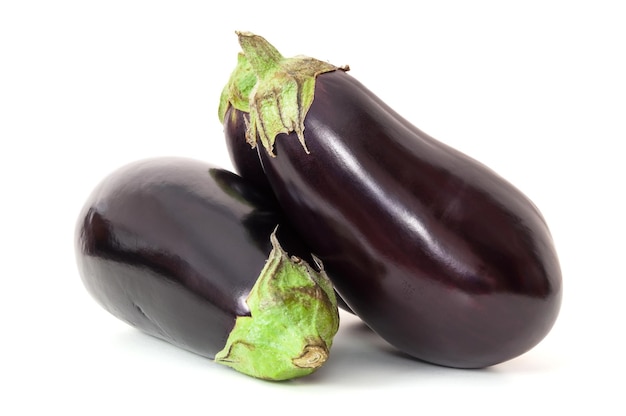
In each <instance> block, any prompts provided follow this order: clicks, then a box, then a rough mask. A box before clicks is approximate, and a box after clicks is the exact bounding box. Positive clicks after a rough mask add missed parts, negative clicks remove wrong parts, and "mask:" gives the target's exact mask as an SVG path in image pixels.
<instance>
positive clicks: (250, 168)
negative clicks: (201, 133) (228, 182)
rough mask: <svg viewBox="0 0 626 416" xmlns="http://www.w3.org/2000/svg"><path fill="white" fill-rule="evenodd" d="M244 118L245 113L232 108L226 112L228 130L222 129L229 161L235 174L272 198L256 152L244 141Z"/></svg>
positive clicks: (225, 122)
mask: <svg viewBox="0 0 626 416" xmlns="http://www.w3.org/2000/svg"><path fill="white" fill-rule="evenodd" d="M245 117H246V114H245V113H242V112H240V111H236V110H235V109H234V108H233V107H229V108H228V110H226V115H225V117H224V119H225V121H224V124H225V126H228V128H225V129H224V135H225V137H226V143H227V149H228V155H229V156H230V161H231V162H232V164H233V167H234V168H235V172H237V173H238V174H239V175H240V176H241V177H243V178H245V179H246V180H247V181H248V182H250V183H252V184H253V185H254V186H255V187H256V188H257V189H258V190H259V191H261V192H264V193H266V194H268V195H271V196H272V197H273V192H272V188H271V186H270V184H269V182H268V181H267V177H266V176H265V172H263V167H262V166H261V161H260V160H259V156H258V155H257V151H256V149H254V148H252V147H251V146H250V144H249V143H248V142H247V141H246V140H245V135H246V128H247V126H246V120H245Z"/></svg>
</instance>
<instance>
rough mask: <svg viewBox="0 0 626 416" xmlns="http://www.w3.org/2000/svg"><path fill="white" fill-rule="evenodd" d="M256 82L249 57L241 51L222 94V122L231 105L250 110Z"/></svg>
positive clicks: (220, 108) (219, 112)
mask: <svg viewBox="0 0 626 416" xmlns="http://www.w3.org/2000/svg"><path fill="white" fill-rule="evenodd" d="M256 82H257V78H256V74H255V73H254V71H253V70H252V67H251V66H250V63H249V62H248V59H247V58H246V56H245V55H244V54H243V53H240V54H239V55H238V56H237V66H236V67H235V69H234V70H233V72H232V73H231V75H230V79H229V80H228V83H227V84H226V86H225V87H224V89H223V90H222V95H221V96H220V105H219V108H218V116H219V118H220V122H221V123H222V124H223V123H224V120H225V118H226V111H227V110H228V107H229V106H233V107H234V108H236V109H237V110H240V111H243V112H244V113H249V112H250V105H249V96H250V92H251V91H252V88H254V85H255V84H256Z"/></svg>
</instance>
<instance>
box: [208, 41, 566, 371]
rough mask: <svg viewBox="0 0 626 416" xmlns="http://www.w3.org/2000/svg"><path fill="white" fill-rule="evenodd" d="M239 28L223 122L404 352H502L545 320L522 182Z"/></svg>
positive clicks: (494, 356)
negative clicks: (241, 121) (239, 123)
mask: <svg viewBox="0 0 626 416" xmlns="http://www.w3.org/2000/svg"><path fill="white" fill-rule="evenodd" d="M238 35H239V42H240V45H241V47H242V50H243V53H242V54H240V58H239V62H238V65H237V69H236V70H235V71H234V72H233V74H232V76H231V80H230V81H229V82H228V84H227V86H226V88H225V89H224V94H223V95H222V100H221V103H220V116H221V117H222V121H223V123H224V127H225V132H226V136H227V137H231V138H232V137H234V136H238V139H237V140H239V141H247V142H248V143H249V145H251V146H252V147H255V146H256V149H255V150H257V151H258V155H259V158H260V162H261V165H262V168H263V170H264V172H265V174H266V177H267V179H268V181H269V183H270V185H271V187H272V189H273V190H274V192H275V194H276V196H277V199H278V201H279V203H280V204H281V206H282V208H283V210H284V211H285V213H286V215H287V217H288V218H289V219H290V222H291V223H292V224H293V226H294V227H296V229H297V230H298V231H299V232H300V234H301V236H302V238H303V239H304V241H305V242H306V243H307V244H308V246H309V247H310V248H311V249H312V250H313V251H314V253H315V254H316V255H317V256H319V258H320V259H321V260H322V261H323V262H324V264H325V267H326V270H327V271H328V274H329V276H330V278H331V280H332V281H333V283H334V285H335V288H336V290H337V292H338V293H339V294H340V295H341V297H342V298H343V299H344V300H345V301H346V303H347V304H348V305H349V306H350V308H351V309H352V310H353V311H354V312H355V313H356V314H357V315H358V316H359V317H360V318H361V319H362V320H363V321H364V322H365V323H366V324H367V325H368V326H370V327H371V328H372V329H373V330H374V331H375V332H377V333H378V334H379V335H381V336H382V337H383V338H384V339H385V340H387V341H388V342H389V343H390V344H392V345H394V346H395V347H397V348H398V349H399V350H401V351H403V352H405V353H407V354H409V355H411V356H413V357H416V358H418V359H421V360H424V361H428V362H431V363H435V364H439V365H444V366H451V367H458V368H482V367H487V366H490V365H494V364H497V363H500V362H503V361H506V360H509V359H512V358H514V357H516V356H519V355H520V354H522V353H524V352H526V351H528V350H529V349H531V348H533V347H534V346H535V345H536V344H537V343H539V342H540V341H541V340H542V339H543V338H544V337H545V336H546V335H547V334H548V332H549V331H550V329H551V328H552V326H553V324H554V322H555V320H556V318H557V316H558V312H559V309H560V305H561V297H562V277H561V271H560V266H559V261H558V257H557V253H556V250H555V247H554V243H553V239H552V237H551V234H550V232H549V229H548V226H547V224H546V221H545V220H544V218H543V217H542V215H541V213H540V212H539V210H538V209H537V208H536V206H535V205H534V204H533V203H532V202H531V201H530V200H529V199H528V198H527V197H526V196H525V195H524V194H523V193H522V192H520V191H519V190H518V189H517V188H516V187H514V186H513V185H512V184H511V183H509V182H507V181H506V180H505V179H503V178H502V177H501V176H499V175H498V174H497V173H495V172H494V171H492V170H491V169H489V168H488V167H486V166H484V165H483V164H481V163H479V162H478V161H476V160H474V159H472V158H471V157H469V156H467V155H465V154H463V153H461V152H459V151H457V150H455V149H453V148H451V147H449V146H447V145H445V144H443V143H441V142H439V141H437V140H436V139H434V138H432V137H430V136H428V135H427V134H426V133H424V132H422V131H421V130H420V129H418V128H417V127H415V126H414V125H412V124H411V123H410V122H409V121H407V120H406V119H404V118H403V117H401V116H400V115H399V114H398V113H396V112H395V111H394V110H393V109H391V108H390V107H389V106H388V105H386V104H385V103H384V102H382V101H381V100H380V99H379V98H378V97H377V96H376V95H375V94H373V93H372V92H371V91H369V90H368V89H367V88H366V87H365V86H363V85H362V84H361V83H359V82H358V81H357V80H356V79H355V78H353V77H351V76H350V75H349V74H348V73H347V72H346V71H345V70H344V69H343V68H338V67H335V66H333V65H330V64H328V63H325V62H321V61H318V60H315V59H312V58H307V57H295V58H284V57H283V56H282V55H281V54H280V53H279V52H278V51H277V50H276V49H275V48H274V47H273V46H271V45H270V44H269V43H268V42H267V41H265V40H264V39H263V38H261V37H259V36H256V35H253V34H250V33H239V34H238ZM252 78H255V79H256V83H253V84H252V85H250V84H251V83H250V82H249V80H250V79H252ZM242 79H247V83H243V84H242V83H241V80H242ZM242 97H244V98H245V99H242ZM232 113H236V116H234V115H233V114H232ZM239 117H246V120H247V121H246V125H247V126H248V129H247V130H246V132H245V133H244V134H242V133H240V131H241V128H239V129H238V128H237V127H236V126H235V124H234V123H232V120H236V119H238V118H239ZM238 131H239V133H237V132H238ZM229 146H230V147H231V148H232V149H235V147H234V146H236V145H235V144H234V143H232V142H229ZM238 149H239V150H237V151H244V150H245V151H248V152H249V151H250V150H249V149H244V150H242V147H241V146H239V148H238Z"/></svg>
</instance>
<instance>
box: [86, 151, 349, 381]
mask: <svg viewBox="0 0 626 416" xmlns="http://www.w3.org/2000/svg"><path fill="white" fill-rule="evenodd" d="M278 212H279V211H278V210H277V209H276V206H275V202H274V201H273V199H271V198H269V199H268V198H266V196H265V195H264V194H261V193H259V192H258V191H256V190H255V189H254V187H252V186H250V184H249V183H248V182H246V181H244V180H243V179H242V178H241V177H239V176H237V175H235V174H234V173H231V172H228V171H225V170H222V169H218V168H216V167H214V166H212V165H209V164H207V163H204V162H201V161H197V160H193V159H186V158H176V157H164V158H153V159H146V160H141V161H136V162H133V163H130V164H128V165H126V166H123V167H121V168H119V169H118V170H116V171H115V172H113V173H111V174H110V175H109V176H107V177H106V178H105V179H104V180H103V181H102V182H101V183H100V184H99V185H98V186H97V187H96V188H95V189H94V191H93V192H92V194H91V195H90V196H89V198H88V199H87V201H86V202H85V205H84V207H83V209H82V211H81V213H80V215H79V218H78V223H77V228H76V234H75V247H76V259H77V264H78V270H79V274H80V277H81V278H82V281H83V283H84V285H85V287H86V289H87V291H88V292H89V293H90V294H91V295H92V296H93V298H94V299H95V300H96V301H97V302H98V303H99V304H100V305H101V306H102V307H104V308H105V309H106V310H107V311H109V312H110V313H111V314H113V315H114V316H116V317H117V318H119V319H121V320H123V321H125V322H127V323H128V324H130V325H132V326H134V327H136V328H138V329H140V330H141V331H143V332H145V333H147V334H150V335H152V336H155V337H157V338H161V339H163V340H165V341H167V342H169V343H171V344H173V345H176V346H178V347H181V348H183V349H186V350H189V351H192V352H194V353H196V354H200V355H202V356H204V357H208V358H211V359H214V360H215V361H216V362H217V363H220V364H223V365H227V366H229V367H232V368H234V369H235V370H237V371H239V372H242V373H244V374H247V375H250V376H253V377H257V378H261V379H267V380H287V379H292V378H296V377H302V376H305V375H308V374H311V373H312V372H314V371H316V370H317V369H319V368H320V367H321V366H322V365H324V363H325V362H326V360H327V358H328V356H329V352H330V348H331V346H332V341H333V337H334V335H335V333H336V332H337V330H338V325H339V315H338V310H337V305H336V299H335V294H334V290H333V288H332V285H331V283H330V281H329V280H328V277H327V276H326V273H325V271H324V270H323V268H322V266H321V263H315V264H309V263H308V262H307V261H305V260H303V259H302V257H299V256H295V255H293V253H290V254H287V251H286V250H285V248H283V245H282V244H281V243H284V244H285V247H286V248H287V247H291V246H289V244H290V241H294V239H293V238H292V237H290V236H289V230H288V228H287V226H286V225H285V226H283V224H282V221H283V219H282V217H281V216H280V215H279V214H278ZM277 227H278V228H277ZM279 241H281V242H279ZM296 243H297V241H296ZM296 246H297V244H296V245H295V246H294V247H296ZM288 249H289V248H288ZM298 249H299V247H298Z"/></svg>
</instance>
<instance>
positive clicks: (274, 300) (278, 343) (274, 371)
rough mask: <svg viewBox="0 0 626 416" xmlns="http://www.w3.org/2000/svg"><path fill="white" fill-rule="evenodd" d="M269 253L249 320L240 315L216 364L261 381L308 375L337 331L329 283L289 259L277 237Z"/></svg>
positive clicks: (253, 292) (250, 297)
mask: <svg viewBox="0 0 626 416" xmlns="http://www.w3.org/2000/svg"><path fill="white" fill-rule="evenodd" d="M270 240H271V242H272V247H273V248H272V251H271V253H270V256H269V258H268V260H267V262H266V264H265V267H264V268H263V270H262V271H261V274H260V276H259V279H258V280H257V282H256V284H255V285H254V287H253V288H252V290H251V291H250V294H249V295H248V298H247V304H248V307H249V308H250V313H251V314H250V316H239V317H237V320H236V322H235V326H234V328H233V330H232V331H231V333H230V335H229V337H228V340H227V341H226V345H225V347H224V349H223V350H222V351H220V352H219V353H218V354H217V355H216V356H215V361H216V362H218V363H220V364H224V365H227V366H229V367H232V368H234V369H235V370H237V371H239V372H242V373H244V374H247V375H249V376H253V377H256V378H261V379H265V380H288V379H292V378H297V377H302V376H305V375H308V374H311V373H312V372H314V371H315V370H317V369H318V368H320V367H321V366H322V365H323V364H324V363H325V362H326V360H327V359H328V355H329V351H330V348H331V346H332V341H333V338H334V336H335V334H336V333H337V330H338V328H339V311H338V309H337V299H336V297H335V292H334V290H333V287H332V284H331V283H330V280H329V279H328V276H326V273H325V272H324V270H323V268H322V267H321V263H320V269H321V271H320V272H317V271H316V270H314V269H313V268H312V267H311V266H310V265H309V264H308V263H306V262H305V261H303V260H302V259H300V258H297V257H289V255H288V254H287V253H286V252H285V251H284V250H283V249H282V247H281V246H280V244H279V243H278V240H277V238H276V235H275V233H273V234H272V235H271V237H270Z"/></svg>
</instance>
